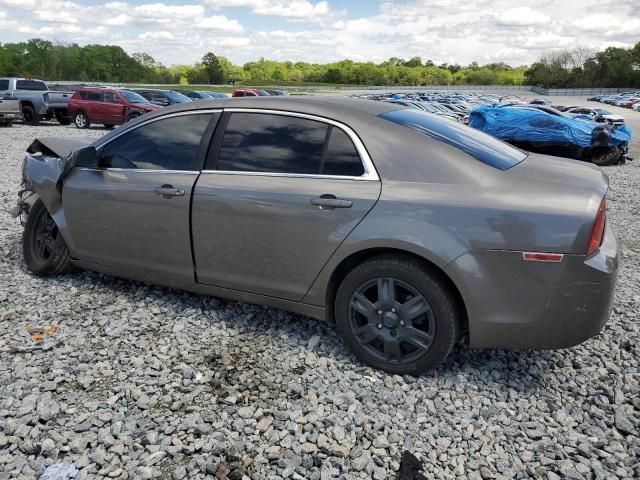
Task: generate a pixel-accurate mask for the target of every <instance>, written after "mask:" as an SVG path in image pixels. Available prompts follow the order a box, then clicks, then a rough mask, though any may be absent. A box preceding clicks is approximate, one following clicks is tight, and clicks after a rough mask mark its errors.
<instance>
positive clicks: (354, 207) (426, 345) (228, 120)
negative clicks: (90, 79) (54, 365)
mask: <svg viewBox="0 0 640 480" xmlns="http://www.w3.org/2000/svg"><path fill="white" fill-rule="evenodd" d="M24 183H25V186H24V192H23V193H22V194H21V200H20V202H19V205H18V208H17V214H21V215H22V218H23V220H24V222H25V231H24V257H25V261H26V264H27V267H28V268H29V269H30V270H31V271H32V272H33V273H34V274H37V275H50V274H61V273H65V272H68V271H69V270H70V269H71V268H72V267H79V268H85V269H91V270H96V271H100V272H105V273H108V274H112V275H117V276H122V277H126V278H131V279H136V280H141V281H145V282H150V283H156V284H160V285H165V286H169V287H174V288H180V289H185V290H189V291H193V292H199V293H202V294H208V295H215V296H220V297H225V298H230V299H236V300H240V301H246V302H253V303H259V304H263V305H269V306H273V307H277V308H282V309H288V310H290V311H294V312H298V313H301V314H303V315H307V316H311V317H315V318H321V319H326V320H328V321H330V322H335V325H336V328H337V330H338V331H339V333H340V335H341V336H342V337H343V339H344V341H345V342H346V344H347V345H348V346H349V347H350V348H351V350H352V351H353V353H354V354H355V355H356V356H357V357H358V358H359V359H361V360H362V361H364V362H365V363H367V364H368V365H371V366H373V367H376V368H382V369H385V370H387V371H389V372H394V373H398V374H419V373H420V372H423V371H424V370H426V369H429V368H432V367H434V366H436V365H437V364H438V363H439V362H441V361H442V360H443V359H444V358H445V357H446V356H447V355H448V354H449V352H450V351H451V349H452V347H453V345H454V344H455V343H456V342H457V341H458V340H459V338H461V337H464V338H465V339H467V341H468V343H469V345H470V346H471V347H475V348H487V347H501V348H502V347H504V348H535V349H543V348H562V347H568V346H571V345H575V344H577V343H580V342H582V341H584V340H586V339H588V338H589V337H592V336H594V335H596V334H597V333H598V332H599V331H600V329H601V328H602V326H603V324H604V322H605V321H606V319H607V317H608V315H609V310H610V305H611V300H612V296H613V291H614V286H615V279H616V271H617V247H616V241H615V238H614V235H613V232H612V231H611V227H610V226H609V225H608V224H607V222H606V212H605V195H606V193H607V189H608V181H607V178H606V177H605V175H604V174H603V173H602V172H601V171H600V170H599V169H598V168H597V167H594V166H591V165H587V164H583V163H581V162H577V161H572V160H565V159H561V158H554V157H547V156H542V155H535V154H527V153H526V152H523V151H521V150H518V149H516V148H513V147H511V146H509V145H507V144H505V143H503V142H500V141H498V140H496V139H494V138H492V137H489V136H487V135H485V134H483V133H481V132H479V131H476V130H474V129H472V128H469V127H467V126H465V125H462V124H459V123H457V122H452V121H449V120H446V119H442V118H440V117H437V116H434V115H431V114H429V113H426V112H422V111H418V110H415V109H408V108H407V107H405V106H403V105H398V104H393V103H384V102H375V101H368V100H361V99H346V98H328V97H324V98H323V97H291V96H288V97H265V98H249V99H247V98H240V99H228V100H224V101H222V100H211V101H202V102H196V103H188V104H183V105H179V106H174V107H169V108H166V109H162V110H158V111H157V112H153V113H149V114H146V115H143V116H141V117H140V118H138V119H136V120H135V121H133V122H131V123H129V124H127V125H125V126H123V127H120V128H118V129H116V130H114V131H112V132H110V133H109V134H107V135H105V136H104V137H102V138H100V139H99V140H96V141H94V142H93V143H89V142H78V141H71V140H68V139H66V140H65V139H39V140H36V141H35V142H34V143H33V144H32V145H31V147H30V148H29V154H28V155H27V157H26V159H25V163H24Z"/></svg>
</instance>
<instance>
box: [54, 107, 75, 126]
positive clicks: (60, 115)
mask: <svg viewBox="0 0 640 480" xmlns="http://www.w3.org/2000/svg"><path fill="white" fill-rule="evenodd" d="M55 115H56V120H57V121H58V123H59V124H60V125H69V124H70V123H71V117H69V116H67V115H65V114H64V112H62V111H60V110H56V112H55Z"/></svg>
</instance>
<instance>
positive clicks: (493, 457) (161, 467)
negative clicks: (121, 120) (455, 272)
mask: <svg viewBox="0 0 640 480" xmlns="http://www.w3.org/2000/svg"><path fill="white" fill-rule="evenodd" d="M571 100H572V101H575V100H576V99H575V98H572V99H571ZM624 113H625V115H626V116H627V117H629V118H631V117H633V121H631V122H629V123H631V127H632V129H633V130H634V131H635V132H638V134H640V113H638V114H635V113H634V112H629V111H628V110H624ZM104 132H105V131H104V130H102V129H99V128H94V129H92V130H91V131H89V132H88V134H89V135H91V136H96V137H97V136H99V135H102V134H103V133H104ZM60 135H67V136H86V135H87V132H85V131H79V130H76V129H75V128H73V127H62V126H58V125H55V124H51V125H48V126H41V127H27V126H23V125H15V126H14V127H13V128H11V129H0V165H1V167H2V169H1V170H0V208H2V209H4V208H9V207H11V206H13V204H14V202H15V199H16V195H15V193H16V191H17V188H18V182H19V173H20V172H19V170H20V163H21V159H22V157H23V152H24V150H25V148H26V147H27V145H28V144H29V143H30V141H31V140H32V139H33V137H35V136H60ZM632 153H633V155H634V156H636V157H638V160H636V161H634V162H631V163H629V164H627V165H624V166H620V167H610V168H607V169H606V171H607V174H608V175H609V176H610V179H611V192H610V194H609V197H608V198H609V203H608V206H609V214H610V216H609V218H610V221H611V222H612V223H613V225H614V228H615V230H616V232H617V236H618V239H619V243H620V254H621V269H620V277H619V283H618V289H617V292H616V301H615V308H614V312H613V314H612V317H611V320H610V321H609V323H608V324H607V325H606V327H605V329H604V331H603V332H602V333H601V334H600V335H599V336H598V337H597V338H594V339H592V340H590V341H588V342H586V343H585V344H583V345H581V346H578V347H575V348H571V349H568V350H564V351H557V352H508V351H502V350H487V351H471V350H469V349H467V348H465V347H462V346H459V347H457V349H456V350H455V351H454V353H453V354H452V355H451V357H450V358H449V359H448V361H447V362H446V363H445V364H444V365H443V366H442V367H441V368H439V369H438V370H436V371H434V372H431V373H428V374H425V375H424V376H422V377H420V378H418V379H415V378H404V377H398V376H390V375H386V374H384V373H381V372H378V371H374V370H371V369H369V368H366V367H363V366H362V365H361V364H359V363H357V362H356V361H355V360H354V358H353V357H351V356H350V355H349V354H348V352H347V350H346V349H345V347H343V346H342V343H341V342H340V340H339V338H338V337H337V335H336V333H335V332H334V330H333V328H331V326H329V325H326V324H323V323H321V322H317V321H313V320H309V319H307V318H301V317H299V316H297V315H292V314H289V313H286V312H282V311H278V310H273V309H269V308H263V307H258V306H253V305H247V304H242V303H235V302H228V301H223V300H218V299H215V298H211V297H203V296H197V295H192V294H187V293H182V292H178V291H173V290H168V289H164V288H158V287H153V286H148V285H144V284H140V283H134V282H129V281H123V280H119V279H115V278H112V277H108V276H103V275H98V274H94V273H88V272H77V273H74V274H71V275H67V276H63V277H58V278H48V279H40V278H36V277H33V276H31V275H29V274H28V273H27V272H26V271H25V268H24V266H23V262H22V254H21V248H20V239H21V230H22V229H21V227H20V225H19V223H18V222H17V221H15V220H13V219H11V218H10V217H9V216H8V215H5V214H3V213H2V214H0V222H1V223H0V226H1V228H0V265H1V268H0V479H2V478H34V477H37V476H39V475H40V474H42V472H43V471H44V469H45V468H46V467H47V466H49V465H51V464H54V463H57V462H65V463H68V464H74V465H75V466H76V467H77V468H78V469H79V470H80V473H79V475H78V477H77V478H99V477H109V478H165V479H170V478H173V479H182V478H189V479H198V478H205V477H208V478H225V476H226V477H228V478H229V479H241V478H251V479H279V478H293V479H303V478H304V479H323V480H324V479H330V478H343V479H356V478H373V479H376V480H382V479H387V478H396V476H397V477H398V478H405V479H411V478H416V479H417V478H424V477H426V478H438V479H440V478H454V477H459V478H469V479H477V478H485V479H487V478H489V479H493V478H497V479H511V478H546V479H550V480H552V479H559V478H569V479H576V480H577V479H592V478H593V479H613V478H639V477H640V462H639V460H638V459H639V458H640V439H639V436H638V435H639V430H640V427H639V423H640V421H639V419H640V398H639V396H638V392H639V390H640V383H639V382H640V373H639V364H640V362H639V356H640V351H639V347H638V342H639V340H640V325H639V322H638V319H639V317H640V292H639V291H638V285H640V240H639V225H640V193H639V192H640V145H639V144H638V141H637V139H636V140H635V144H634V147H633V152H632ZM44 327H55V328H56V330H55V331H53V329H51V330H47V331H44V332H43V333H42V335H43V340H42V341H41V342H40V344H39V347H38V348H36V349H34V347H35V346H36V344H35V343H34V342H33V341H32V339H31V337H30V333H29V330H30V329H31V332H32V333H34V332H36V331H37V329H38V328H44ZM403 452H407V453H406V454H405V457H406V458H404V461H403ZM409 453H410V454H412V455H415V457H417V458H418V459H419V461H420V462H422V464H423V467H422V468H423V474H424V477H422V476H420V474H418V473H416V472H415V471H411V466H412V465H411V462H410V461H409V460H410V457H409V455H408V454H409ZM399 470H401V472H400V473H399ZM3 472H4V473H3Z"/></svg>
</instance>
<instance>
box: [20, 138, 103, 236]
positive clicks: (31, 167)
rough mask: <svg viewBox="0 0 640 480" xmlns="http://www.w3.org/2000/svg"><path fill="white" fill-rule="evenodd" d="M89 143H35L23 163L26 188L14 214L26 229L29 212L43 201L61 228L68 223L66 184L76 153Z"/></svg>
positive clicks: (51, 140)
mask: <svg viewBox="0 0 640 480" xmlns="http://www.w3.org/2000/svg"><path fill="white" fill-rule="evenodd" d="M89 143H91V140H90V139H66V138H43V139H36V140H34V141H33V143H31V145H29V147H28V148H27V155H26V156H25V158H24V161H23V162H22V188H21V189H20V191H19V192H18V203H17V205H16V206H15V207H14V208H12V209H11V210H10V213H11V215H12V216H13V217H14V218H17V217H19V218H20V222H21V223H22V224H23V225H24V224H25V222H26V219H27V217H28V215H29V210H30V209H31V207H32V206H33V204H34V203H35V202H36V200H37V199H38V198H40V199H41V200H42V203H44V205H45V207H46V208H47V210H48V211H49V213H50V214H51V216H52V217H53V219H54V220H55V221H56V223H57V224H58V225H59V226H60V223H59V221H61V222H63V223H66V222H64V218H63V216H62V213H61V208H62V181H63V179H64V178H65V176H66V175H67V174H68V173H69V172H70V171H71V169H72V168H73V166H74V165H75V159H74V157H75V155H74V152H76V150H77V149H82V147H86V146H87V145H88V144H89ZM56 217H58V218H56Z"/></svg>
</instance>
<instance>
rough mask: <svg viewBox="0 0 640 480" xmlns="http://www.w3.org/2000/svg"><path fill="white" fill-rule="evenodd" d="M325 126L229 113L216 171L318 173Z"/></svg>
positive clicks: (267, 115) (265, 115) (257, 115)
mask: <svg viewBox="0 0 640 480" xmlns="http://www.w3.org/2000/svg"><path fill="white" fill-rule="evenodd" d="M327 128H328V126H327V125H326V124H324V123H322V122H316V121H314V120H307V119H303V118H297V117H289V116H284V115H270V114H263V113H232V114H231V118H230V119H229V123H228V124H227V128H226V130H225V133H224V136H223V138H222V144H221V146H220V152H219V154H218V165H217V169H218V170H231V171H243V172H272V173H298V174H318V173H320V167H321V162H322V151H323V149H324V142H325V138H326V135H327Z"/></svg>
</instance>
